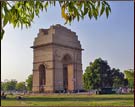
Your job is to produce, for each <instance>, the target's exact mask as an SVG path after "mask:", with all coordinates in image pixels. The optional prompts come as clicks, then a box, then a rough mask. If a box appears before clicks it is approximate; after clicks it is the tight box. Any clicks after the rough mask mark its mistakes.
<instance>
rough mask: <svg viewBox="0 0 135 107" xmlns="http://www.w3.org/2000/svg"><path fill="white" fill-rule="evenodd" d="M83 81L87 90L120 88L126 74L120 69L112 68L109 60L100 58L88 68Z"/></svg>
mask: <svg viewBox="0 0 135 107" xmlns="http://www.w3.org/2000/svg"><path fill="white" fill-rule="evenodd" d="M83 81H84V88H85V89H87V90H89V89H101V88H110V87H114V88H118V87H120V86H123V85H124V82H123V81H124V74H123V73H122V72H120V71H119V69H115V68H113V69H111V68H110V66H109V65H108V63H107V61H105V60H102V59H101V58H98V59H95V61H94V62H91V63H90V65H89V66H88V67H87V68H86V70H85V73H84V75H83ZM125 84H126V83H125Z"/></svg>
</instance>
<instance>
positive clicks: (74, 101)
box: [1, 94, 134, 106]
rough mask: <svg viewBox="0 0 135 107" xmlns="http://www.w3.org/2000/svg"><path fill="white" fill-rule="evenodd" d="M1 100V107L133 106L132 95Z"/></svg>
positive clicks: (26, 96)
mask: <svg viewBox="0 0 135 107" xmlns="http://www.w3.org/2000/svg"><path fill="white" fill-rule="evenodd" d="M7 97H8V98H7V99H4V100H1V105H2V106H133V105H134V95H133V94H123V95H117V94H111V95H90V96H89V95H79V94H70V95H68V94H51V95H36V96H28V95H25V96H24V98H25V99H23V100H16V96H14V95H13V96H7Z"/></svg>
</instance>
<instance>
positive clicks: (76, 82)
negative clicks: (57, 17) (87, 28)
mask: <svg viewBox="0 0 135 107" xmlns="http://www.w3.org/2000/svg"><path fill="white" fill-rule="evenodd" d="M31 48H33V87H32V91H33V92H38V93H39V92H57V91H62V90H63V91H65V92H67V91H73V90H81V89H82V73H83V71H82V50H83V49H82V48H81V44H80V41H79V40H78V36H77V35H76V33H75V32H73V31H71V30H70V29H67V28H66V27H64V26H61V25H59V24H56V25H52V26H51V27H50V28H49V29H39V33H38V35H37V37H36V38H35V40H34V43H33V46H32V47H31Z"/></svg>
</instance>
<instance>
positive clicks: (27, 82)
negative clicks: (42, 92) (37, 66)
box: [26, 75, 32, 91]
mask: <svg viewBox="0 0 135 107" xmlns="http://www.w3.org/2000/svg"><path fill="white" fill-rule="evenodd" d="M26 84H27V90H28V91H32V75H29V76H28V79H27V80H26Z"/></svg>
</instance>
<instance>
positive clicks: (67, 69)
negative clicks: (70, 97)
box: [62, 54, 74, 91]
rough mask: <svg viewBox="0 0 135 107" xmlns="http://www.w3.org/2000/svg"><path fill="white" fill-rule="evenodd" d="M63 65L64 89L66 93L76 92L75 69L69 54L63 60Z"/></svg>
mask: <svg viewBox="0 0 135 107" xmlns="http://www.w3.org/2000/svg"><path fill="white" fill-rule="evenodd" d="M62 64H63V89H64V90H65V91H72V90H74V83H73V81H72V80H73V78H74V69H73V61H72V58H71V56H70V55H69V54H66V55H64V57H63V59H62Z"/></svg>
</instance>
